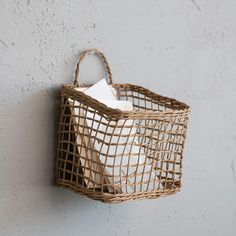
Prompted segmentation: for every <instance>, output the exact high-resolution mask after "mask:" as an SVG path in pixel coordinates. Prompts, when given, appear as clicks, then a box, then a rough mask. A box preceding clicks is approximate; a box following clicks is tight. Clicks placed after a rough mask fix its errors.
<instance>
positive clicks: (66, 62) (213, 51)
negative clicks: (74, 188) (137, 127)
mask: <svg viewBox="0 0 236 236" xmlns="http://www.w3.org/2000/svg"><path fill="white" fill-rule="evenodd" d="M88 47H99V48H102V49H103V50H104V51H105V52H106V54H107V56H108V58H109V59H110V60H111V64H112V68H113V72H114V80H115V82H119V83H123V82H129V83H135V84H140V85H143V86H145V87H147V88H150V89H152V90H154V91H156V92H158V93H160V94H163V95H167V96H171V97H175V98H177V99H180V100H183V101H185V102H187V103H188V104H189V105H191V107H192V113H191V120H190V124H189V132H188V141H187V143H186V151H185V160H184V181H183V182H184V186H183V189H182V191H181V192H180V193H178V194H177V195H174V196H171V197H168V198H161V199H157V200H146V201H136V202H128V203H124V204H120V205H104V204H102V203H99V202H95V201H92V200H89V199H87V198H85V197H82V196H80V195H77V194H74V193H72V192H70V191H68V190H63V189H59V188H57V187H55V186H54V179H53V166H54V158H55V155H54V152H55V138H54V137H55V134H56V127H57V126H56V124H55V122H56V121H57V119H58V113H57V112H58V106H59V104H58V102H57V91H58V88H59V86H60V84H62V83H66V82H69V81H70V80H71V76H72V71H73V69H74V66H75V62H76V60H77V59H78V53H79V51H80V50H82V49H84V48H88ZM83 66H84V67H83V69H82V71H83V72H82V74H83V78H82V79H83V81H88V80H89V81H95V80H98V79H99V78H100V77H101V76H102V70H101V67H100V66H101V65H100V64H99V63H97V61H96V60H95V59H94V58H93V59H91V60H87V61H86V63H85V64H84V65H83ZM85 75H87V77H86V76H85ZM235 103H236V1H235V0H221V1H219V0H208V1H207V0H194V1H193V0H170V1H165V0H162V1H161V0H160V1H158V0H157V1H151V0H150V1H149V0H148V1H147V0H146V1H145V0H143V1H141V0H140V1H138V0H129V1H127V0H120V1H115V0H110V1H108V0H107V1H105V0H100V1H95V0H90V1H85V0H84V1H82V0H78V1H76V0H74V1H72V0H70V1H55V0H48V1H39V0H38V1H36V0H35V1H33V0H28V1H12V0H9V1H8V0H1V1H0V235H1V236H5V235H22V236H28V235H49V236H54V235H55V236H58V235H85V236H90V235H96V236H104V235H121V236H123V235H135V236H142V235H168V236H170V235H175V236H176V235H191V236H199V235H206V236H213V235H214V236H215V235H216V236H217V235H223V236H234V235H236V125H235V123H236V104H235Z"/></svg>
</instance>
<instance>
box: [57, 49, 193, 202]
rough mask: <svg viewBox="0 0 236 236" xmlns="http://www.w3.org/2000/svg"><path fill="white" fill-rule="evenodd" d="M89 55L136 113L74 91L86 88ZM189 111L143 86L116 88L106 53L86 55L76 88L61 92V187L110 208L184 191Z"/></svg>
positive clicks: (82, 57)
mask: <svg viewBox="0 0 236 236" xmlns="http://www.w3.org/2000/svg"><path fill="white" fill-rule="evenodd" d="M90 54H95V55H97V56H99V58H101V59H102V61H103V63H104V65H105V69H106V73H107V77H108V82H109V84H110V85H111V87H112V88H113V89H115V91H116V93H117V97H118V99H119V100H129V101H131V102H132V104H133V108H134V110H133V111H121V110H118V109H112V108H110V107H108V106H106V105H104V104H103V103H100V102H99V101H97V100H95V99H93V98H92V97H90V96H88V95H85V94H84V93H83V92H81V91H76V90H75V88H78V87H79V88H81V86H79V84H78V75H79V68H80V64H81V62H82V61H83V59H84V57H85V56H87V55H90ZM189 112H190V108H189V106H188V105H186V104H185V103H182V102H179V101H176V100H175V99H172V98H168V97H163V96H160V95H158V94H156V93H154V92H151V91H150V90H148V89H145V88H143V87H141V86H137V85H132V84H113V83H112V73H111V69H110V66H109V64H108V62H107V59H106V57H105V56H104V54H103V53H102V52H101V51H99V50H97V49H89V50H86V51H84V52H82V53H81V55H80V59H79V62H78V64H77V68H76V71H75V79H74V83H73V84H67V85H63V86H62V88H61V114H60V124H59V140H58V150H57V163H56V179H57V180H56V182H57V185H58V186H60V187H65V188H68V189H71V190H73V191H75V192H78V193H80V194H84V195H86V196H88V197H90V198H92V199H95V200H99V201H102V202H108V203H115V202H122V201H126V200H135V199H145V198H147V199H151V198H157V197H159V196H166V195H169V194H173V193H175V192H177V191H179V190H180V187H181V177H182V158H183V149H184V142H185V139H186V130H187V123H188V116H189ZM87 114H90V115H89V116H87ZM91 114H92V116H91ZM89 117H90V118H89ZM91 117H92V118H91ZM89 119H90V122H89V123H90V125H88V122H86V121H88V120H89ZM91 124H92V125H91ZM101 127H102V128H101ZM95 147H96V148H95ZM98 147H101V148H98Z"/></svg>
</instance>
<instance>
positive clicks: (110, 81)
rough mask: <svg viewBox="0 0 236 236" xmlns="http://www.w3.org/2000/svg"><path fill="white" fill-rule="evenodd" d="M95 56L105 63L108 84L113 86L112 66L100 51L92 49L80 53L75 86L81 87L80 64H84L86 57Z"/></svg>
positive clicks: (74, 81) (74, 80)
mask: <svg viewBox="0 0 236 236" xmlns="http://www.w3.org/2000/svg"><path fill="white" fill-rule="evenodd" d="M93 54H95V55H97V56H98V57H99V58H100V59H101V60H102V62H103V63H104V66H105V69H106V74H107V75H108V78H106V79H107V82H108V84H112V72H111V68H110V65H109V63H108V61H107V58H106V56H105V55H104V53H103V52H102V51H100V50H99V49H96V48H92V49H86V50H84V51H83V52H81V53H80V57H79V61H78V63H77V66H76V70H75V76H74V79H73V83H74V85H79V83H78V77H79V70H80V64H81V63H82V61H83V59H84V58H85V57H86V56H88V55H93ZM106 77H107V76H106Z"/></svg>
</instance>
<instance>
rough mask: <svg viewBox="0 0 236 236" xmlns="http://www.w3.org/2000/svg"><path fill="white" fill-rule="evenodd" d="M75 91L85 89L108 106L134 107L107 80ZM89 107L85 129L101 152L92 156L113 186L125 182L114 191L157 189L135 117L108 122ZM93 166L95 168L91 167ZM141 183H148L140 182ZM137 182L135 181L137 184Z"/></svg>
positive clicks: (91, 141) (94, 146) (130, 108)
mask: <svg viewBox="0 0 236 236" xmlns="http://www.w3.org/2000/svg"><path fill="white" fill-rule="evenodd" d="M76 90H79V91H81V90H82V91H84V93H85V94H87V95H89V96H91V97H93V98H95V99H97V100H98V101H100V102H102V103H104V104H105V105H107V106H108V107H111V108H114V109H120V110H122V111H131V110H133V105H132V103H131V102H130V101H119V100H117V99H116V96H115V94H114V92H113V91H112V90H111V89H110V87H109V86H108V84H107V82H106V81H105V79H103V80H101V81H99V82H98V83H97V84H95V85H93V86H91V87H89V88H88V89H86V90H85V88H82V89H81V88H79V89H76ZM75 105H76V102H75ZM77 105H78V104H77ZM89 110H90V111H86V112H85V113H84V114H85V116H86V117H85V119H86V123H87V127H88V130H87V131H86V132H89V133H90V135H91V136H90V137H91V139H90V144H88V145H91V146H92V147H93V148H94V149H96V150H97V151H98V152H99V153H100V155H99V156H98V157H97V156H93V155H92V154H91V157H90V158H99V161H100V162H101V163H102V164H104V165H105V169H104V171H105V172H106V174H107V175H109V176H108V177H107V178H106V181H109V184H111V185H117V186H119V187H120V185H122V186H121V188H120V189H117V188H115V190H116V191H118V192H119V191H121V192H123V193H132V192H134V191H136V192H137V191H151V190H154V187H155V186H154V181H155V179H156V178H157V177H156V175H155V173H154V168H153V165H152V162H151V160H149V159H148V158H147V157H146V156H145V154H144V150H143V148H141V147H140V146H139V143H138V138H137V136H136V133H137V125H136V124H135V120H132V119H126V120H123V119H122V120H118V121H117V122H115V121H108V120H106V119H105V118H104V117H101V116H100V115H98V114H97V113H96V111H94V110H93V109H91V108H89ZM74 112H75V113H77V112H79V109H77V110H76V109H75V111H74ZM124 125H125V126H124ZM120 127H123V128H120ZM122 144H123V145H122ZM93 153H94V152H93ZM92 168H94V167H93V166H92ZM135 176H136V177H135ZM96 181H97V180H96ZM150 181H151V182H150ZM141 182H142V183H144V182H145V183H144V184H142V185H141ZM134 183H136V184H135V185H134ZM156 187H157V186H156ZM109 191H111V189H109ZM112 191H113V190H112Z"/></svg>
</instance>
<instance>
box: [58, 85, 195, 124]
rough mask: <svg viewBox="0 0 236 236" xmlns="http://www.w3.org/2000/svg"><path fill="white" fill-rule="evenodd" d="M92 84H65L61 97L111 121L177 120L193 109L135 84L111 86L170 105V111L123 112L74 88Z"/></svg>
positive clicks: (62, 87)
mask: <svg viewBox="0 0 236 236" xmlns="http://www.w3.org/2000/svg"><path fill="white" fill-rule="evenodd" d="M91 85H93V84H91V83H86V84H85V83H84V84H82V85H74V84H72V83H68V84H63V85H62V86H61V96H65V97H68V98H72V99H73V100H76V101H78V102H82V103H83V104H84V105H86V106H88V107H91V108H93V109H96V110H97V111H98V113H99V114H100V115H104V114H105V115H106V116H108V117H109V118H111V119H120V118H122V119H130V118H133V119H135V118H141V119H145V118H147V119H150V118H155V119H157V118H158V119H160V120H162V119H163V120H171V119H176V118H178V117H183V116H184V117H186V116H188V114H189V113H190V111H191V108H190V107H189V106H188V105H187V104H186V103H184V102H181V101H178V100H176V99H174V98H170V97H167V96H162V95H159V94H157V93H155V92H153V91H151V90H149V89H146V88H144V87H142V86H139V85H134V84H129V83H125V84H111V86H112V87H114V88H122V87H124V88H127V87H129V88H130V89H132V91H134V92H139V93H141V94H143V95H145V96H148V97H150V98H151V99H153V100H155V101H159V100H160V99H162V100H166V101H167V102H168V103H163V104H165V106H167V107H168V108H170V109H171V110H169V111H156V110H147V111H121V110H119V109H114V108H111V107H108V106H106V105H105V104H103V103H101V102H99V101H98V100H97V99H95V98H92V97H91V96H89V95H86V94H85V93H83V92H81V91H77V90H75V89H74V88H79V87H80V88H81V87H87V86H91Z"/></svg>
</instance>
